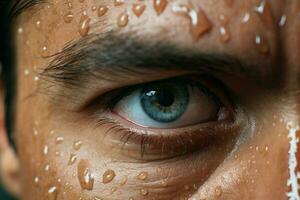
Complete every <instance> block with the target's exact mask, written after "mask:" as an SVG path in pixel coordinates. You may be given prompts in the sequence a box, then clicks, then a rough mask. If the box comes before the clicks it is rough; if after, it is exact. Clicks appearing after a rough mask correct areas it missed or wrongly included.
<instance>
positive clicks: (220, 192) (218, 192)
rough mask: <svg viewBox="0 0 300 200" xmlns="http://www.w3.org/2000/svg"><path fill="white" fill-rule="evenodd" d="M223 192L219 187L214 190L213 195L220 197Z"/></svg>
mask: <svg viewBox="0 0 300 200" xmlns="http://www.w3.org/2000/svg"><path fill="white" fill-rule="evenodd" d="M222 193H223V191H222V188H221V187H220V186H218V187H216V188H215V194H216V196H217V197H220V196H221V195H222Z"/></svg>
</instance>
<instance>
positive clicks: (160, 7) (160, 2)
mask: <svg viewBox="0 0 300 200" xmlns="http://www.w3.org/2000/svg"><path fill="white" fill-rule="evenodd" d="M167 5H168V1H167V0H153V7H154V9H155V11H156V13H157V15H158V16H159V15H161V14H162V13H163V12H164V10H165V9H166V7H167Z"/></svg>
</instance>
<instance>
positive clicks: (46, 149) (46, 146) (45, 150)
mask: <svg viewBox="0 0 300 200" xmlns="http://www.w3.org/2000/svg"><path fill="white" fill-rule="evenodd" d="M48 152H49V147H48V145H45V146H44V155H48Z"/></svg>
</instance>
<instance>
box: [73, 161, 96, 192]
mask: <svg viewBox="0 0 300 200" xmlns="http://www.w3.org/2000/svg"><path fill="white" fill-rule="evenodd" d="M77 177H78V180H79V183H80V186H81V188H82V189H84V190H93V188H94V177H93V175H92V173H91V171H90V169H89V168H88V164H87V162H86V161H85V160H81V161H80V162H79V164H78V166H77Z"/></svg>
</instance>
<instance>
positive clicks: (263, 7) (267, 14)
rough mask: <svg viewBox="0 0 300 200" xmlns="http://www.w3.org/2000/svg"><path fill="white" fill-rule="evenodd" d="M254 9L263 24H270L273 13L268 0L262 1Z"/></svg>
mask: <svg viewBox="0 0 300 200" xmlns="http://www.w3.org/2000/svg"><path fill="white" fill-rule="evenodd" d="M255 11H256V12H257V13H258V15H259V17H260V19H261V20H262V22H263V23H264V24H265V25H268V26H270V25H272V22H273V14H272V9H271V6H270V4H269V3H268V2H266V1H262V2H261V3H260V4H259V5H258V6H257V7H256V8H255Z"/></svg>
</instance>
